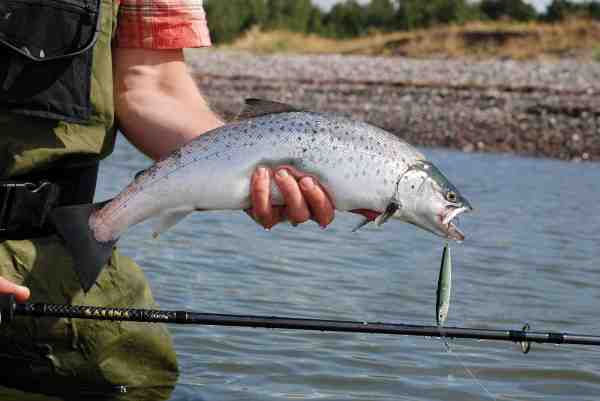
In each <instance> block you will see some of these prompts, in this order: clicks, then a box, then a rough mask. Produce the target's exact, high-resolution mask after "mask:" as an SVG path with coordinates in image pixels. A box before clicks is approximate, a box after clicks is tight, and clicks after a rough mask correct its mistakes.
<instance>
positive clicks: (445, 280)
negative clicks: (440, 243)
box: [435, 243, 452, 327]
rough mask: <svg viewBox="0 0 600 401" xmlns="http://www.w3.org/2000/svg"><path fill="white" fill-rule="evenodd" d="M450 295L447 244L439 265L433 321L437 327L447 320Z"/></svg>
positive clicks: (449, 267) (450, 258) (450, 281)
mask: <svg viewBox="0 0 600 401" xmlns="http://www.w3.org/2000/svg"><path fill="white" fill-rule="evenodd" d="M451 293H452V255H451V254H450V247H449V246H448V243H446V245H445V246H444V250H443V252H442V262H441V264H440V274H439V276H438V286H437V293H436V298H437V301H436V305H435V319H436V323H437V325H438V326H440V327H441V326H443V325H444V323H445V322H446V319H447V318H448V310H449V309H450V295H451Z"/></svg>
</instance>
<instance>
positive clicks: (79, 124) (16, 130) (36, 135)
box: [0, 0, 177, 400]
mask: <svg viewBox="0 0 600 401" xmlns="http://www.w3.org/2000/svg"><path fill="white" fill-rule="evenodd" d="M117 3H118V2H117V1H113V0H43V1H39V0H3V1H1V2H0V276H2V277H5V278H7V279H9V280H11V281H14V282H16V283H19V284H24V285H26V286H28V287H29V288H30V289H31V300H32V301H33V302H52V303H73V304H90V305H101V306H123V307H125V306H128V307H139V308H148V307H154V306H155V302H154V299H153V297H152V294H151V291H150V289H149V286H148V283H147V281H146V279H145V277H144V275H143V273H142V271H141V269H140V268H139V267H138V266H137V265H136V264H135V263H134V262H133V261H132V260H131V259H129V258H127V257H125V256H122V255H120V254H119V253H118V252H116V251H113V254H112V257H111V258H110V261H109V263H108V265H107V266H106V268H105V269H104V270H103V272H102V274H101V275H100V276H99V277H98V280H97V282H96V284H95V285H94V286H93V287H92V288H91V289H90V291H89V292H87V293H84V292H83V291H82V289H81V286H80V285H79V282H78V279H77V277H76V275H75V273H74V271H73V269H72V258H71V255H70V254H69V252H68V251H67V250H66V248H65V245H64V243H63V242H62V240H61V239H60V238H59V237H58V236H57V235H55V234H54V232H53V230H52V227H50V226H48V224H47V221H46V219H45V217H46V215H47V210H49V209H51V208H52V207H55V206H56V205H65V204H74V203H87V202H89V201H91V199H92V197H93V191H94V186H95V178H96V173H97V162H98V161H99V160H100V159H102V158H103V157H105V156H107V155H108V154H109V153H110V152H111V151H112V149H113V147H114V138H115V126H114V106H113V81H112V59H111V40H112V36H113V34H114V32H115V26H116V21H117V12H118V4H117ZM0 364H1V365H2V366H3V368H2V370H1V372H0V399H2V400H4V399H13V398H14V394H15V393H14V392H15V391H18V390H15V389H20V390H24V391H26V392H37V393H45V394H55V393H58V394H62V395H65V394H71V395H73V394H76V393H77V392H78V391H81V392H83V393H86V391H87V392H89V391H100V392H102V391H103V390H111V389H115V388H117V389H121V388H122V387H119V386H121V385H124V386H129V387H152V388H154V389H156V388H165V389H166V388H169V386H172V385H173V384H174V383H175V382H176V380H177V363H176V358H175V353H174V351H173V347H172V341H171V338H170V336H169V334H168V332H167V331H166V328H165V327H164V326H162V325H146V324H142V323H114V322H99V321H98V322H94V321H75V320H69V319H43V320H42V319H40V320H36V319H30V318H23V319H15V321H14V322H13V323H11V324H10V325H2V326H0ZM2 386H4V387H2ZM115 386H117V387H115ZM168 393H169V391H165V392H164V394H165V396H168ZM11 394H12V395H11ZM11 397H12V398H11ZM31 397H32V399H38V398H35V397H34V396H33V395H31ZM74 397H75V399H83V398H81V397H79V398H78V396H76V395H74ZM162 398H164V396H161V395H160V392H158V393H155V394H154V399H162ZM18 399H27V398H26V397H25V396H24V395H23V394H20V395H19V397H18Z"/></svg>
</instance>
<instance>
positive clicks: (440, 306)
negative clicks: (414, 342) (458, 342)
mask: <svg viewBox="0 0 600 401" xmlns="http://www.w3.org/2000/svg"><path fill="white" fill-rule="evenodd" d="M436 298H437V299H436V311H435V313H436V323H437V327H438V330H439V332H440V340H441V341H442V343H443V344H444V347H445V350H446V352H447V353H448V354H450V355H452V357H453V358H454V359H455V360H456V362H458V363H459V365H460V366H461V367H462V368H463V370H464V371H465V372H467V374H468V375H469V376H470V377H471V378H472V379H473V381H474V382H475V383H476V384H477V385H478V386H479V387H480V388H481V389H482V390H483V392H484V393H485V394H487V395H488V396H489V397H490V398H491V399H492V400H493V401H497V400H498V399H497V397H496V396H494V394H492V392H491V391H489V390H488V389H487V387H485V386H484V385H483V383H482V382H481V381H480V380H479V379H478V378H477V376H476V375H475V373H473V371H472V370H471V369H469V368H468V367H467V365H466V364H465V363H464V361H463V360H462V358H460V356H459V355H457V354H455V353H453V352H452V349H451V348H450V344H449V343H448V337H447V336H446V331H445V330H444V323H445V321H446V319H447V318H448V311H449V308H450V299H451V298H452V256H451V251H450V246H449V244H448V242H446V244H445V245H444V250H443V252H442V261H441V265H440V272H439V277H438V288H437V291H436Z"/></svg>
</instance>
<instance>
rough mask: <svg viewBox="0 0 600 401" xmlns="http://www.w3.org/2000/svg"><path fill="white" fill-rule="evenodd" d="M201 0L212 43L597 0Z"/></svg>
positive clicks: (407, 25)
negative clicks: (533, 2)
mask: <svg viewBox="0 0 600 401" xmlns="http://www.w3.org/2000/svg"><path fill="white" fill-rule="evenodd" d="M204 4H205V9H206V12H207V17H208V21H209V26H210V29H211V34H212V37H213V40H214V41H215V43H228V42H232V41H233V40H235V39H236V38H238V37H239V36H241V34H243V33H244V32H246V31H248V30H249V29H250V28H251V27H260V29H261V30H263V31H275V30H285V31H291V32H297V33H304V34H316V35H319V36H323V37H327V38H336V39H348V38H357V37H362V36H366V35H368V34H370V33H373V32H382V33H385V32H393V31H399V30H402V31H410V30H415V29H422V28H430V27H434V26H437V25H457V24H458V25H460V24H464V23H467V22H476V21H511V20H514V21H519V22H531V21H540V22H552V23H554V22H560V21H563V20H566V19H569V18H572V17H579V18H588V19H595V20H600V3H599V2H598V1H596V0H588V1H584V2H574V1H570V0H553V1H552V3H551V4H550V6H549V7H548V9H547V11H546V12H545V13H542V14H539V13H538V12H537V11H536V10H535V8H533V7H532V6H530V5H529V4H527V3H525V2H524V1H523V0H480V1H479V2H472V1H468V0H427V1H423V0H371V1H370V2H369V3H368V4H365V5H363V4H360V3H358V2H357V1H356V0H345V1H343V2H340V3H338V4H336V5H335V6H334V7H333V8H332V9H331V10H330V11H329V12H324V11H322V10H321V9H319V8H318V7H316V6H315V5H313V4H312V2H311V0H226V1H224V0H205V1H204Z"/></svg>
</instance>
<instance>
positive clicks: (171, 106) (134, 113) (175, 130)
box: [114, 49, 223, 160]
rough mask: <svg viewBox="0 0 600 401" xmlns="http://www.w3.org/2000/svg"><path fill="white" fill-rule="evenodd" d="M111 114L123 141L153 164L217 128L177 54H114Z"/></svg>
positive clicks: (121, 51) (218, 122) (124, 51)
mask: <svg viewBox="0 0 600 401" xmlns="http://www.w3.org/2000/svg"><path fill="white" fill-rule="evenodd" d="M114 75H115V90H114V92H115V110H116V115H117V123H118V126H119V128H120V129H121V131H122V132H123V133H124V134H125V136H126V137H127V139H128V140H129V141H130V142H132V143H133V144H134V145H135V146H136V147H137V148H138V149H139V150H140V151H142V152H143V153H145V154H146V155H148V156H149V157H151V158H153V159H155V160H157V159H160V158H162V157H164V156H166V155H168V154H169V153H171V152H172V151H173V150H175V149H177V148H179V147H181V146H182V145H184V144H185V143H187V142H189V141H190V140H191V139H193V138H195V137H196V136H198V135H200V134H202V133H204V132H207V131H209V130H211V129H213V128H216V127H219V126H220V125H222V124H223V123H222V121H221V120H220V119H219V117H218V116H217V115H216V114H215V113H213V112H212V111H211V110H210V108H209V106H208V104H207V102H206V101H205V100H204V99H203V98H202V95H201V94H200V91H199V90H198V88H197V86H196V84H195V82H194V80H193V79H192V77H191V76H190V74H189V73H188V70H187V66H186V64H185V61H184V59H183V52H182V51H181V50H160V51H156V50H143V49H115V51H114Z"/></svg>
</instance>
